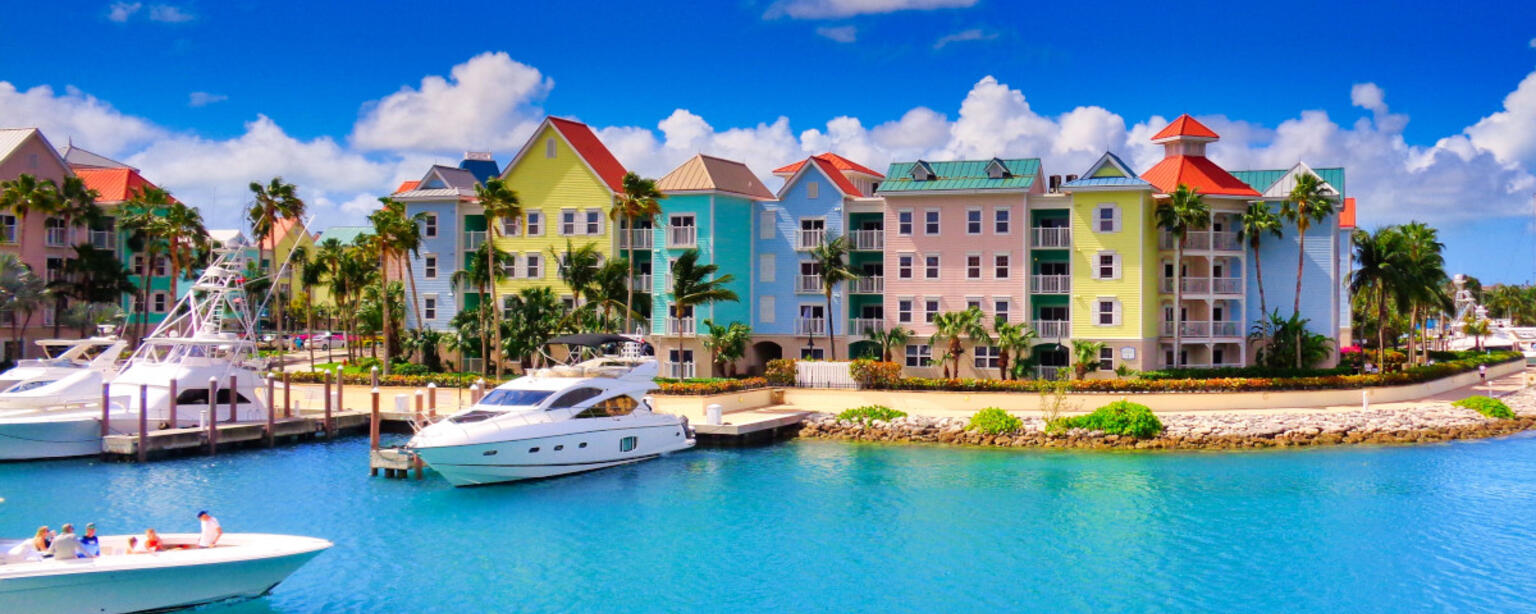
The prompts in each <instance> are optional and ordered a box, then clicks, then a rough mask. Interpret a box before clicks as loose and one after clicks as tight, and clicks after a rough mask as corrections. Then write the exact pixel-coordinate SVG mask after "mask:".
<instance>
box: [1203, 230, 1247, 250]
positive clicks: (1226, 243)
mask: <svg viewBox="0 0 1536 614" xmlns="http://www.w3.org/2000/svg"><path fill="white" fill-rule="evenodd" d="M1211 247H1213V248H1215V249H1218V250H1221V251H1227V252H1240V251H1243V245H1242V243H1241V242H1240V241H1239V240H1238V238H1237V233H1235V232H1227V231H1222V232H1214V231H1213V232H1211Z"/></svg>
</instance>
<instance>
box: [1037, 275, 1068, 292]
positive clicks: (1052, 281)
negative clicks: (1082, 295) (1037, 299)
mask: <svg viewBox="0 0 1536 614" xmlns="http://www.w3.org/2000/svg"><path fill="white" fill-rule="evenodd" d="M1029 292H1030V294H1071V293H1072V276H1071V275H1035V276H1033V277H1030V278H1029Z"/></svg>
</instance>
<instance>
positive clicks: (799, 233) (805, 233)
mask: <svg viewBox="0 0 1536 614" xmlns="http://www.w3.org/2000/svg"><path fill="white" fill-rule="evenodd" d="M826 242H827V231H826V229H824V228H823V229H816V230H806V229H804V228H802V229H800V230H796V231H795V249H814V248H815V247H816V246H818V245H821V244H822V243H826Z"/></svg>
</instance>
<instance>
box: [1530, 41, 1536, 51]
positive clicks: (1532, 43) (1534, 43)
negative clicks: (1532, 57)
mask: <svg viewBox="0 0 1536 614" xmlns="http://www.w3.org/2000/svg"><path fill="white" fill-rule="evenodd" d="M1531 48H1532V49H1536V38H1533V39H1531Z"/></svg>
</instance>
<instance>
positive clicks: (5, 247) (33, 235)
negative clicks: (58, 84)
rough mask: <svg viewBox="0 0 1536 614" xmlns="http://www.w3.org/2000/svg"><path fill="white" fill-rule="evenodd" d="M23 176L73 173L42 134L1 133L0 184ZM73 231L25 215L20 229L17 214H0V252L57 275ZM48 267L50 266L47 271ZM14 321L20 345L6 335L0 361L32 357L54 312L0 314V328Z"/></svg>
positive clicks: (56, 177) (45, 177) (57, 176)
mask: <svg viewBox="0 0 1536 614" xmlns="http://www.w3.org/2000/svg"><path fill="white" fill-rule="evenodd" d="M21 175H31V176H33V177H36V178H37V180H38V181H43V180H52V181H53V182H55V183H58V184H62V183H63V182H64V179H65V178H66V177H68V176H70V175H71V171H70V169H69V164H68V163H67V162H65V160H64V158H63V157H62V156H60V155H59V152H58V150H56V149H54V147H53V144H51V143H49V142H48V139H47V137H45V136H43V133H42V131H40V130H38V129H36V128H20V129H0V181H9V180H13V179H16V178H18V177H20V176H21ZM77 231H78V229H76V228H68V227H66V226H65V224H64V222H63V220H60V219H58V218H53V217H49V216H46V215H39V214H32V215H28V216H26V221H25V225H24V226H23V223H22V221H21V219H20V216H18V215H16V214H15V212H13V211H4V212H0V253H11V254H15V255H16V256H17V257H18V258H20V259H21V261H22V262H23V263H24V264H26V265H27V266H29V267H31V268H32V270H33V271H35V272H38V274H40V275H44V276H51V275H56V274H57V271H58V270H59V267H61V266H62V263H63V261H64V259H65V258H68V257H70V255H71V254H73V253H74V250H73V245H74V240H73V238H74V235H75V233H76V232H77ZM50 266H53V267H54V268H53V269H50V268H49V267H50ZM50 271H51V272H50ZM17 319H20V320H21V323H20V324H21V326H22V330H21V338H22V340H21V343H20V345H19V347H18V344H17V343H16V342H15V341H14V340H12V339H11V338H10V336H9V335H7V336H6V339H5V341H4V342H3V343H0V354H3V357H0V358H3V359H4V360H7V361H11V360H16V359H18V358H24V357H28V356H35V355H36V354H37V353H36V350H35V349H33V346H32V342H33V341H35V340H37V339H41V338H44V337H48V336H52V334H53V326H54V321H53V320H54V318H53V310H52V309H48V308H42V309H39V310H38V313H35V314H33V316H32V317H31V318H27V317H25V316H24V315H22V314H15V313H10V312H0V328H3V329H5V330H10V329H11V327H12V325H13V323H15V322H16V320H17Z"/></svg>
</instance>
